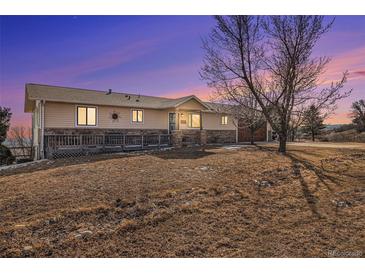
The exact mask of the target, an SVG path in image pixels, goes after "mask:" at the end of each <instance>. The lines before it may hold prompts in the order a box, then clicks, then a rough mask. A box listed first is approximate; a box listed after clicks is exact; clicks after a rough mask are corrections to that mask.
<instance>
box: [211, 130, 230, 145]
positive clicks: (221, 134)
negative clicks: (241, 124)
mask: <svg viewBox="0 0 365 274" xmlns="http://www.w3.org/2000/svg"><path fill="white" fill-rule="evenodd" d="M207 143H208V144H224V143H236V131H235V130H207Z"/></svg>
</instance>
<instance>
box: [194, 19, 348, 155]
mask: <svg viewBox="0 0 365 274" xmlns="http://www.w3.org/2000/svg"><path fill="white" fill-rule="evenodd" d="M215 18H216V23H217V24H216V27H215V28H214V29H213V30H212V33H211V34H210V36H209V37H208V38H207V39H206V40H204V41H203V47H204V49H205V51H206V54H205V56H204V65H203V67H202V71H201V76H202V78H203V79H205V80H207V82H208V85H210V86H211V87H214V88H215V90H217V91H218V92H219V93H220V94H222V93H224V94H227V96H226V97H227V98H228V100H229V101H230V102H231V103H232V104H238V105H241V106H244V103H243V102H241V100H240V97H241V93H242V92H246V91H249V92H250V93H251V94H252V95H253V96H254V98H255V99H256V101H257V103H258V105H259V107H260V110H261V111H262V113H263V114H264V116H265V118H266V119H267V121H268V122H269V123H270V125H271V126H272V128H273V130H274V131H275V132H276V133H277V134H278V135H279V140H280V145H279V152H282V153H285V152H286V142H287V139H288V131H289V128H290V121H291V119H292V117H293V113H294V112H299V107H300V106H301V105H303V104H311V105H312V104H313V105H315V106H316V107H317V108H318V109H319V108H330V107H332V106H335V103H336V101H337V100H339V99H341V98H343V97H345V96H348V94H349V93H350V92H351V91H348V92H342V88H343V86H344V83H345V82H346V77H347V72H345V73H344V74H343V77H342V79H340V80H339V81H338V82H336V83H332V84H331V85H330V87H328V88H324V89H319V88H318V87H319V77H320V76H321V75H322V73H323V72H324V68H325V66H326V65H327V64H328V62H329V58H325V57H321V58H313V57H311V55H312V50H313V47H314V46H315V45H316V43H317V42H318V40H319V38H320V37H321V36H322V35H323V34H324V33H326V32H327V31H328V30H329V29H330V27H331V25H332V23H330V24H328V25H324V24H323V17H322V16H271V17H268V18H261V17H255V16H216V17H215ZM247 107H249V106H247Z"/></svg>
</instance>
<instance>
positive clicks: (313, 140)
mask: <svg viewBox="0 0 365 274" xmlns="http://www.w3.org/2000/svg"><path fill="white" fill-rule="evenodd" d="M312 142H314V132H313V131H312Z"/></svg>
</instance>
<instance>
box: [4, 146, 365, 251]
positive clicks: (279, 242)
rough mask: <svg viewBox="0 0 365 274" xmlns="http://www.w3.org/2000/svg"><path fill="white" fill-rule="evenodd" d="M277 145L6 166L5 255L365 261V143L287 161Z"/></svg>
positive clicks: (293, 154)
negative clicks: (345, 258)
mask: <svg viewBox="0 0 365 274" xmlns="http://www.w3.org/2000/svg"><path fill="white" fill-rule="evenodd" d="M337 146H338V145H337ZM275 149H276V148H275V147H274V146H273V145H271V146H269V145H266V146H258V147H256V146H246V147H230V148H226V147H215V148H214V147H211V148H207V149H206V150H205V151H201V150H199V149H184V150H173V151H163V152H158V153H157V152H155V153H148V154H132V155H128V156H126V155H113V156H94V157H92V158H80V159H77V160H57V161H50V162H47V161H46V162H41V163H39V164H38V165H34V166H32V167H28V168H23V169H19V170H13V171H2V172H0V220H1V223H0V243H1V244H0V256H1V257H18V256H21V257H27V256H30V257H327V256H364V251H365V250H364V249H365V248H364V247H365V220H364V212H365V195H364V193H365V145H359V146H348V147H343V148H341V147H335V146H333V147H332V146H325V147H321V146H302V145H289V151H288V154H287V156H283V155H280V154H279V153H277V152H276V150H275Z"/></svg>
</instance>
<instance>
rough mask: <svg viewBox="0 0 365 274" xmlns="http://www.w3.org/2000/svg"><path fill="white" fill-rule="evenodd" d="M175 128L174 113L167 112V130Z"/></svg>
mask: <svg viewBox="0 0 365 274" xmlns="http://www.w3.org/2000/svg"><path fill="white" fill-rule="evenodd" d="M175 129H176V113H174V112H170V113H169V132H170V133H171V131H172V130H175Z"/></svg>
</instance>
